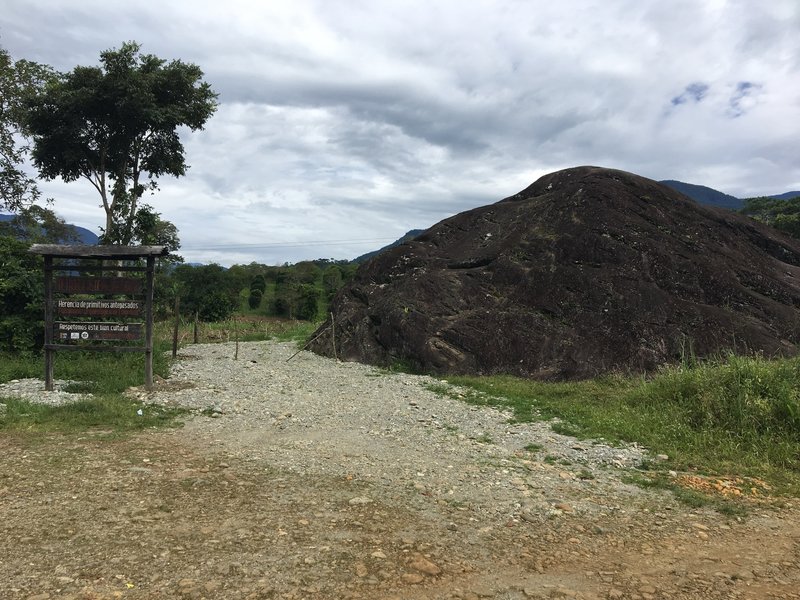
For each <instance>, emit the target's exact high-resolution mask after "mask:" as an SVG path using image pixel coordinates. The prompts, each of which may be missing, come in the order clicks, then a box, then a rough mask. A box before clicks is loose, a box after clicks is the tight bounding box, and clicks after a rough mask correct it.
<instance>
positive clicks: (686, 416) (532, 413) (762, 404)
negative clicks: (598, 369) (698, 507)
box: [443, 355, 800, 496]
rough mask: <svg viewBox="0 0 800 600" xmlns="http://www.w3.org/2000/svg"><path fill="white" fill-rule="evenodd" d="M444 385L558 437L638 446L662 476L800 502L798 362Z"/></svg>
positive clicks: (739, 360) (737, 361)
mask: <svg viewBox="0 0 800 600" xmlns="http://www.w3.org/2000/svg"><path fill="white" fill-rule="evenodd" d="M448 381H450V382H451V383H453V384H456V385H459V386H466V387H468V388H470V389H472V390H474V392H473V393H474V394H475V396H473V400H475V399H476V398H477V399H479V401H480V402H483V403H489V404H491V405H494V406H498V407H503V408H506V409H508V410H509V411H511V413H512V414H513V418H514V420H517V421H531V420H538V419H552V418H558V419H560V422H557V423H555V424H554V425H553V429H554V430H556V431H558V432H561V433H565V434H569V435H574V436H576V437H579V438H584V439H585V438H593V439H600V438H602V439H605V440H606V441H608V442H610V443H619V442H634V441H635V442H638V443H640V444H642V445H644V446H645V447H647V448H649V449H650V450H651V451H652V452H653V453H660V454H666V455H668V456H669V457H670V458H669V460H668V461H667V462H665V463H663V464H660V465H659V468H661V469H662V470H665V469H675V470H686V471H693V470H694V471H698V472H700V473H708V474H720V475H725V474H729V475H743V476H750V477H758V478H761V479H764V480H766V481H768V482H769V483H771V484H772V485H773V486H775V487H776V488H777V491H779V492H781V493H787V494H791V495H795V496H797V495H800V384H799V383H798V382H800V359H781V360H766V359H763V358H758V357H741V356H733V355H732V356H729V357H726V358H724V359H719V360H715V361H709V362H706V363H699V364H694V365H682V366H678V367H670V368H666V369H664V370H663V371H661V372H660V373H658V374H656V375H654V376H653V377H651V378H648V379H644V378H623V377H605V378H599V379H595V380H590V381H582V382H569V383H543V382H537V381H531V380H524V379H519V378H514V377H507V376H498V377H453V378H449V380H448ZM443 393H444V392H443ZM449 394H450V395H452V392H449Z"/></svg>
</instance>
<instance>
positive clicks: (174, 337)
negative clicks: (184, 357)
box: [172, 295, 181, 360]
mask: <svg viewBox="0 0 800 600" xmlns="http://www.w3.org/2000/svg"><path fill="white" fill-rule="evenodd" d="M180 308H181V298H180V296H177V295H176V296H175V326H174V327H173V328H172V358H173V360H174V359H175V357H176V356H178V328H179V327H180V324H181V313H180Z"/></svg>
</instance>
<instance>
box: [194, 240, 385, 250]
mask: <svg viewBox="0 0 800 600" xmlns="http://www.w3.org/2000/svg"><path fill="white" fill-rule="evenodd" d="M395 239H396V238H369V239H358V240H310V241H302V242H268V243H261V244H215V245H206V244H203V245H202V246H191V245H189V246H183V245H182V246H181V250H259V249H267V248H303V247H306V246H330V245H332V244H375V243H379V242H392V241H394V240H395Z"/></svg>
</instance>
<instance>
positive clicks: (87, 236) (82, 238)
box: [0, 214, 99, 246]
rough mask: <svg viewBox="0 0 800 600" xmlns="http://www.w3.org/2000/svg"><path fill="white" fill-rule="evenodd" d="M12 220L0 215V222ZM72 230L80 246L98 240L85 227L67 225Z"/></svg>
mask: <svg viewBox="0 0 800 600" xmlns="http://www.w3.org/2000/svg"><path fill="white" fill-rule="evenodd" d="M13 218H14V215H3V214H0V222H8V221H11V220H12V219H13ZM68 226H69V227H71V228H72V230H73V231H74V232H75V234H76V235H77V236H78V243H81V244H88V245H90V246H94V245H95V244H97V242H98V241H99V238H98V237H97V235H96V234H95V233H92V232H91V231H89V230H88V229H86V228H85V227H78V226H77V225H68Z"/></svg>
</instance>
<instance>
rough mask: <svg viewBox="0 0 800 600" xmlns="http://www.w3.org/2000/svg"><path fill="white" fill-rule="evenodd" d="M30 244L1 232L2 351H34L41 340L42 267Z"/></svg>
mask: <svg viewBox="0 0 800 600" xmlns="http://www.w3.org/2000/svg"><path fill="white" fill-rule="evenodd" d="M28 247H29V244H27V243H24V242H20V241H18V240H16V239H14V238H11V237H7V236H0V352H33V351H35V350H37V349H38V348H40V347H41V344H42V339H43V335H44V333H43V332H44V325H43V321H42V319H43V316H44V308H43V304H42V302H43V297H44V290H43V283H42V282H43V277H44V276H43V269H42V265H41V259H40V257H37V256H34V255H32V254H29V253H28Z"/></svg>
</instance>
